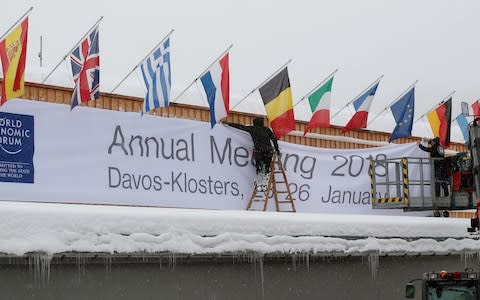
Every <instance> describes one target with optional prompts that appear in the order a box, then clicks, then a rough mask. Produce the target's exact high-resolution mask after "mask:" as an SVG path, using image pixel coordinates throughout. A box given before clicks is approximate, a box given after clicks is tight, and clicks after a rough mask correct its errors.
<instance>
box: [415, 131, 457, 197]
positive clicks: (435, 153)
mask: <svg viewBox="0 0 480 300" xmlns="http://www.w3.org/2000/svg"><path fill="white" fill-rule="evenodd" d="M417 143H418V146H419V147H420V149H422V150H423V151H426V152H430V157H431V158H441V159H436V160H435V161H434V163H433V166H434V171H435V181H436V182H435V195H436V196H437V197H439V196H440V185H441V186H442V188H443V194H444V196H445V197H447V196H448V195H449V193H448V183H447V172H446V168H445V159H444V158H445V150H444V149H443V147H442V145H440V139H439V138H438V137H436V138H433V139H431V140H429V141H428V147H427V146H424V145H422V144H421V143H419V142H417Z"/></svg>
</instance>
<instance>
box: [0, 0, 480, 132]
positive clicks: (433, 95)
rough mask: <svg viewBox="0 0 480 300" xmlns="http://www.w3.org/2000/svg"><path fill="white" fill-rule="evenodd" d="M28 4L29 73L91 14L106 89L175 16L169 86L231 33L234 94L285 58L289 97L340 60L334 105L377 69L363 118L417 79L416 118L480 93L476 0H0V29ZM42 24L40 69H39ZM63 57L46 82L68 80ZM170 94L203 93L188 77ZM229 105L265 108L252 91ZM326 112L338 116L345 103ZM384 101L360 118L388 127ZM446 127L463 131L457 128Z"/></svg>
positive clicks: (135, 80) (134, 81) (138, 89)
mask: <svg viewBox="0 0 480 300" xmlns="http://www.w3.org/2000/svg"><path fill="white" fill-rule="evenodd" d="M30 6H34V10H33V12H32V14H31V17H30V31H29V35H30V36H29V43H30V44H29V49H28V51H29V53H28V60H27V80H32V81H38V80H39V76H38V74H41V73H43V74H45V73H47V72H48V71H50V70H51V69H52V68H53V66H54V65H56V64H57V62H58V61H59V60H61V58H62V57H63V56H64V55H65V54H66V52H67V51H68V50H70V49H71V48H72V47H73V46H74V44H75V43H76V42H77V41H78V40H79V38H80V37H81V36H82V35H83V34H84V33H85V31H86V30H87V29H88V28H89V27H90V26H91V25H93V23H95V21H96V20H97V19H98V18H99V17H100V16H102V15H103V16H104V20H103V21H102V23H101V26H100V51H101V90H102V91H104V92H110V91H111V89H112V88H113V87H114V86H115V85H116V84H117V83H118V82H119V81H120V80H121V78H122V77H123V76H124V75H126V74H127V73H128V72H129V71H130V70H131V69H132V68H133V66H135V65H136V64H137V63H138V62H139V61H140V59H141V58H142V57H144V56H145V55H146V54H147V53H148V51H150V49H151V48H152V47H153V46H154V45H155V44H157V43H158V41H159V40H160V39H161V38H162V37H163V36H164V35H165V34H166V33H168V32H169V31H170V30H171V29H172V28H173V29H175V32H174V33H173V35H172V38H171V55H172V81H173V91H172V97H173V98H175V97H176V95H178V94H179V93H180V91H181V90H183V89H184V88H185V87H186V86H187V85H188V84H190V83H191V82H192V80H193V79H194V78H196V77H197V76H198V75H199V74H200V72H202V71H203V69H204V68H205V67H207V66H208V65H209V64H210V63H211V62H212V60H213V59H215V58H216V57H217V56H218V55H219V54H220V53H221V52H222V51H223V50H224V49H225V48H226V47H228V45H230V44H231V43H233V44H234V47H233V49H232V50H231V52H230V53H231V54H230V55H231V56H230V70H231V94H232V100H231V103H232V104H231V106H234V105H235V104H236V103H237V102H238V101H239V100H240V99H241V98H243V97H244V96H245V95H247V94H248V93H249V92H250V91H251V90H252V89H253V88H255V87H256V86H257V85H258V84H260V83H261V82H262V81H263V80H265V79H266V78H267V77H268V76H269V75H270V74H271V73H272V72H273V71H275V70H276V69H277V68H278V67H279V66H281V65H282V64H283V63H285V62H286V61H287V60H288V59H289V58H292V59H293V61H292V63H291V64H290V65H289V73H290V81H291V86H292V90H293V95H294V99H295V100H294V101H295V102H296V101H298V100H299V99H300V98H301V97H302V96H304V94H305V93H307V92H308V91H309V90H310V89H311V88H313V87H314V86H315V85H316V84H318V83H319V82H320V81H321V80H323V79H324V77H325V76H326V75H328V74H329V73H331V72H332V71H333V70H335V69H336V68H339V69H340V70H339V72H338V73H337V75H336V77H335V81H334V86H333V91H332V112H333V113H335V112H336V111H338V110H339V109H340V108H341V107H343V106H344V105H345V104H346V103H347V102H348V101H350V100H351V99H352V98H353V97H355V96H356V95H357V94H358V93H359V92H360V91H362V90H363V89H364V88H366V87H367V85H369V84H370V83H371V82H372V81H373V80H375V79H376V78H377V77H379V76H380V75H381V74H384V75H385V77H384V79H383V80H382V82H381V84H380V86H379V89H378V90H377V95H376V97H375V99H374V102H373V105H372V108H371V110H370V119H372V118H373V117H374V116H375V115H377V114H378V113H380V112H381V111H383V110H384V108H385V107H386V106H387V105H388V104H389V103H390V102H391V101H393V100H394V99H395V98H396V97H397V96H399V95H400V93H402V92H403V91H404V90H405V89H406V88H407V87H408V86H409V85H410V84H412V83H413V82H414V81H415V80H419V83H418V84H417V88H416V109H415V110H416V112H415V113H416V118H417V117H419V116H420V115H422V114H424V113H425V112H427V111H428V110H429V109H430V108H432V106H434V105H435V104H436V103H438V102H439V101H441V100H442V98H443V97H445V96H446V95H448V94H449V93H451V92H452V91H453V90H455V91H456V93H455V95H454V98H453V99H454V107H453V118H454V117H455V116H456V115H457V114H458V113H459V112H460V102H461V101H467V102H469V103H471V102H472V101H473V100H474V99H477V98H480V77H479V75H478V74H479V70H480V59H479V56H480V42H479V37H480V26H478V13H479V12H480V2H479V1H475V0H458V1H451V0H391V1H384V0H362V1H356V0H336V1H331V0H330V1H324V0H312V1H286V0H261V1H259V0H242V1H228V0H202V1H193V0H177V1H147V0H136V1H92V0H84V1H82V2H81V5H79V2H74V1H59V0H57V1H55V0H42V1H40V0H36V1H33V0H17V1H5V3H2V12H3V13H2V19H1V20H0V32H2V33H3V32H4V31H5V30H6V29H7V28H8V27H9V26H10V25H11V24H12V23H13V22H15V20H16V19H17V18H18V17H19V16H20V15H22V14H23V12H25V11H26V10H27V9H28V8H29V7H30ZM40 35H42V36H43V39H44V43H43V56H44V61H43V64H44V69H43V70H40V69H39V59H38V56H37V55H38V51H39V36H40ZM67 72H69V70H68V69H67V67H66V64H64V65H62V66H61V68H59V70H58V71H57V72H56V73H55V76H53V77H52V79H51V80H49V81H47V83H52V84H56V83H62V84H64V85H69V86H72V80H71V74H69V73H67ZM117 92H118V93H126V94H131V95H136V96H142V95H143V86H142V82H141V81H140V77H139V76H137V75H133V76H131V78H130V79H129V80H128V81H126V83H125V84H124V85H123V86H122V87H121V88H120V89H118V90H117ZM178 102H187V103H195V104H202V105H205V102H204V100H203V99H202V94H201V93H200V92H199V90H198V89H197V88H195V86H194V87H192V89H191V90H189V92H188V93H186V94H185V96H184V97H182V98H180V99H178ZM236 110H241V111H249V112H260V113H264V110H263V104H262V102H261V99H260V97H259V95H258V94H254V95H252V96H251V97H249V98H248V99H247V100H246V101H244V102H243V103H242V105H240V106H238V107H237V109H236ZM344 112H345V113H343V114H341V115H339V116H338V117H336V118H334V119H333V120H332V123H333V124H335V125H342V126H343V125H345V123H346V122H347V121H348V119H349V118H350V116H351V115H352V114H353V109H350V111H349V110H345V111H344ZM295 113H296V119H298V120H308V119H309V117H310V113H309V108H308V105H307V103H306V102H305V103H302V104H300V105H299V106H297V107H296V108H295ZM393 127H394V122H393V117H392V116H391V113H390V112H389V111H388V112H385V113H384V114H383V115H382V117H380V118H378V119H377V120H376V121H375V122H373V123H371V124H370V125H369V127H368V128H369V129H374V130H382V131H387V132H389V131H391V130H392V129H393ZM454 127H455V128H454V129H452V130H453V139H454V140H456V141H462V139H461V138H460V135H459V132H458V129H457V128H456V125H455V126H454ZM426 128H427V127H426V124H425V123H423V124H422V122H417V123H415V124H414V130H413V134H414V135H429V131H427V129H426Z"/></svg>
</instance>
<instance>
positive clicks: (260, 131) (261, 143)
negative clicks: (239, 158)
mask: <svg viewBox="0 0 480 300" xmlns="http://www.w3.org/2000/svg"><path fill="white" fill-rule="evenodd" d="M225 124H228V125H230V126H232V127H235V128H238V129H241V130H244V131H246V132H248V133H250V136H251V137H252V140H253V156H254V158H255V165H256V169H257V175H259V174H261V173H263V174H264V175H267V174H269V173H270V164H271V162H272V158H273V154H274V151H276V152H277V154H280V151H279V150H278V142H277V139H276V138H275V135H274V134H273V132H272V130H270V128H268V127H265V125H264V120H263V118H255V119H254V120H253V126H245V125H241V124H236V123H225Z"/></svg>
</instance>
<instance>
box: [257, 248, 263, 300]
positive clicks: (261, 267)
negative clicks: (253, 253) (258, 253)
mask: <svg viewBox="0 0 480 300" xmlns="http://www.w3.org/2000/svg"><path fill="white" fill-rule="evenodd" d="M258 266H259V269H260V284H261V289H262V300H263V299H265V286H264V284H265V281H264V277H263V257H259V258H258Z"/></svg>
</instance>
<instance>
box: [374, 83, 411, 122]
mask: <svg viewBox="0 0 480 300" xmlns="http://www.w3.org/2000/svg"><path fill="white" fill-rule="evenodd" d="M417 83H418V80H415V82H414V83H413V84H412V85H410V86H409V87H408V88H407V89H406V90H405V91H403V92H402V93H401V94H400V96H398V97H397V98H396V99H395V100H393V101H392V102H390V104H388V105H387V106H386V107H385V108H384V109H383V110H382V111H381V112H380V113H379V114H377V115H376V116H375V117H374V118H373V119H372V120H370V122H368V123H367V125H369V124H371V123H372V122H373V121H375V120H376V119H377V118H378V117H380V115H381V114H383V113H384V112H385V111H386V110H387V109H389V108H390V107H391V106H392V105H393V104H394V103H395V102H397V101H398V99H400V98H402V97H403V96H405V94H406V93H407V92H408V91H409V90H410V89H411V88H413V87H414V86H415V85H416V84H417Z"/></svg>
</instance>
